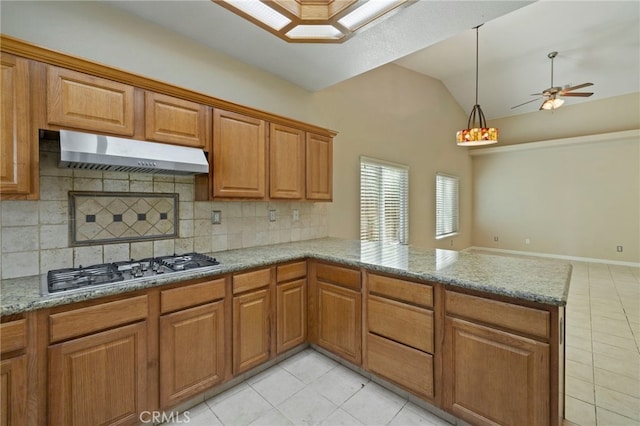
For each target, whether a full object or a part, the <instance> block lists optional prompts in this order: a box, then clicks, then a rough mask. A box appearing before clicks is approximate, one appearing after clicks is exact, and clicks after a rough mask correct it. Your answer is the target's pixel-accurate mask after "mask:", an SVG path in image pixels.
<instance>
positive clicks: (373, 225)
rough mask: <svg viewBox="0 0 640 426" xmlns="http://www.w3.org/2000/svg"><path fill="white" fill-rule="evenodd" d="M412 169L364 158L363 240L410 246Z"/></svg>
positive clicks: (362, 188) (361, 178)
mask: <svg viewBox="0 0 640 426" xmlns="http://www.w3.org/2000/svg"><path fill="white" fill-rule="evenodd" d="M408 215H409V168H408V167H407V166H404V165H401V164H394V163H388V162H385V161H382V160H375V159H372V158H367V157H361V158H360V239H361V240H367V241H383V242H391V243H400V244H407V243H408V236H409V220H408Z"/></svg>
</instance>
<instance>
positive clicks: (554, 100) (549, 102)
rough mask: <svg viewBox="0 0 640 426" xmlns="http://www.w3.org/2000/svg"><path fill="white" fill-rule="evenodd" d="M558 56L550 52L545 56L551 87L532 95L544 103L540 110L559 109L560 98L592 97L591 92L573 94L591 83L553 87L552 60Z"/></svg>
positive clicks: (562, 101) (561, 102)
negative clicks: (547, 62) (548, 60)
mask: <svg viewBox="0 0 640 426" xmlns="http://www.w3.org/2000/svg"><path fill="white" fill-rule="evenodd" d="M556 56H558V52H551V53H549V54H548V55H547V57H548V58H549V59H551V87H549V88H548V89H545V90H543V91H542V92H541V93H533V94H532V95H531V96H542V98H544V101H543V102H542V105H540V109H556V108H560V106H562V104H563V103H564V100H562V99H560V97H562V96H575V97H581V98H587V97H589V96H591V95H593V92H574V90H576V89H582V88H583V87H589V86H593V83H582V84H578V85H576V86H571V87H559V86H554V85H553V59H554V58H555V57H556ZM542 98H537V99H533V100H530V101H527V102H523V103H521V104H519V105H516V106H512V107H511V109H514V108H518V107H521V106H523V105H526V104H529V103H531V102H535V101H537V100H540V99H542Z"/></svg>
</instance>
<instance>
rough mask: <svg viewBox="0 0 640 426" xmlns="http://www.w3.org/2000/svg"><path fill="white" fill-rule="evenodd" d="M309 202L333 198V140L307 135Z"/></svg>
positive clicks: (311, 134)
mask: <svg viewBox="0 0 640 426" xmlns="http://www.w3.org/2000/svg"><path fill="white" fill-rule="evenodd" d="M306 148H307V152H306V157H307V200H318V201H331V200H332V198H333V138H330V137H327V136H320V135H315V134H313V133H307V146H306Z"/></svg>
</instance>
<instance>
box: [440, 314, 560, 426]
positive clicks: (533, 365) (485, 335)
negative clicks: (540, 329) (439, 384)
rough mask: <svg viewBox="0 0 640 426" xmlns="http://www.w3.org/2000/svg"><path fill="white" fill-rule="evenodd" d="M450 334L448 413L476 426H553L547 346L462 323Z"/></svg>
mask: <svg viewBox="0 0 640 426" xmlns="http://www.w3.org/2000/svg"><path fill="white" fill-rule="evenodd" d="M495 314H496V315H499V313H498V312H496V313H495ZM444 335H445V341H444V353H443V363H444V365H443V386H444V388H443V403H444V407H443V408H444V409H445V410H447V411H449V412H450V413H452V414H454V415H455V416H457V417H460V418H461V419H463V420H466V421H467V422H470V423H472V424H474V425H496V424H498V425H513V426H525V425H530V426H534V425H547V424H549V421H550V419H549V417H550V416H549V400H550V396H549V394H550V392H549V389H550V386H549V345H548V344H547V343H542V342H539V341H536V340H533V339H529V338H526V337H522V336H518V335H516V334H512V333H508V332H505V331H501V330H497V329H493V328H490V327H486V326H483V325H479V324H475V323H473V322H469V321H465V320H462V319H457V318H446V319H445V332H444Z"/></svg>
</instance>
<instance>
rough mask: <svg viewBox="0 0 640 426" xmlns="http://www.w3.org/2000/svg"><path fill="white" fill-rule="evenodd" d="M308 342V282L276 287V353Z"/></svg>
mask: <svg viewBox="0 0 640 426" xmlns="http://www.w3.org/2000/svg"><path fill="white" fill-rule="evenodd" d="M306 340H307V280H306V279H304V278H303V279H299V280H295V281H291V282H288V283H284V284H278V286H277V287H276V352H277V353H278V354H280V353H282V352H285V351H287V350H289V349H291V348H293V347H296V346H298V345H300V344H302V343H304V342H306Z"/></svg>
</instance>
